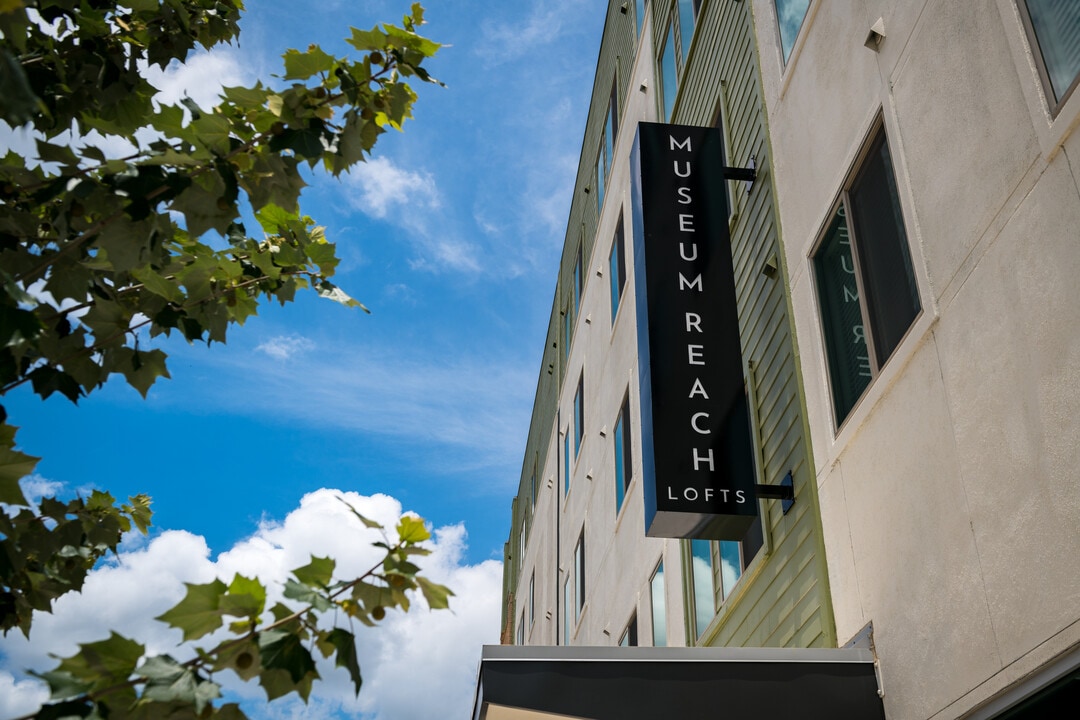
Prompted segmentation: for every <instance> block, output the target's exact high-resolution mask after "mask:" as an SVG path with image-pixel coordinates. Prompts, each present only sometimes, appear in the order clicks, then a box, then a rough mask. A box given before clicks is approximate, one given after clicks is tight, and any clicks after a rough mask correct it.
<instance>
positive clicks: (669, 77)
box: [657, 22, 679, 122]
mask: <svg viewBox="0 0 1080 720" xmlns="http://www.w3.org/2000/svg"><path fill="white" fill-rule="evenodd" d="M678 73H679V69H678V68H677V67H675V23H674V22H672V23H671V24H670V25H669V26H668V31H667V39H666V40H665V41H664V49H663V50H662V51H661V52H660V72H659V73H658V74H659V78H660V92H659V93H657V95H658V97H659V98H660V117H661V118H663V119H664V120H665V121H666V122H670V121H671V113H672V112H673V111H674V110H675V91H676V90H677V89H678V86H679V81H678V77H679V74H678Z"/></svg>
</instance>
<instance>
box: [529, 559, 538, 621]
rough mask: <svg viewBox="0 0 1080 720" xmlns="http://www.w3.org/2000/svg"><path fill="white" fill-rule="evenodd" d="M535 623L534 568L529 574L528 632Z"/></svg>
mask: <svg viewBox="0 0 1080 720" xmlns="http://www.w3.org/2000/svg"><path fill="white" fill-rule="evenodd" d="M534 625H536V569H535V568H534V569H533V571H532V575H530V576H529V634H530V635H531V634H532V629H533V626H534Z"/></svg>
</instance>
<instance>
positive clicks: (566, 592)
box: [562, 579, 570, 645]
mask: <svg viewBox="0 0 1080 720" xmlns="http://www.w3.org/2000/svg"><path fill="white" fill-rule="evenodd" d="M562 590H563V593H562V594H563V645H569V644H570V580H569V579H567V580H566V581H565V582H564V583H563V586H562Z"/></svg>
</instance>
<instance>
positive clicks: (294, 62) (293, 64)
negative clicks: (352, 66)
mask: <svg viewBox="0 0 1080 720" xmlns="http://www.w3.org/2000/svg"><path fill="white" fill-rule="evenodd" d="M282 59H283V60H284V61H285V79H286V80H307V79H308V78H309V77H311V76H312V75H316V74H318V73H328V72H330V71H331V70H332V69H333V68H334V63H335V62H337V61H336V60H335V59H334V57H333V56H332V55H327V54H326V53H325V52H323V50H322V48H320V47H319V46H318V45H312V46H311V47H309V48H308V49H307V52H300V51H299V50H288V51H286V53H285V54H284V55H282Z"/></svg>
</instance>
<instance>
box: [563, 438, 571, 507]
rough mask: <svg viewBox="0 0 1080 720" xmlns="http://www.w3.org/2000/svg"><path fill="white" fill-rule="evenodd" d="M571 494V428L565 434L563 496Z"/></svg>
mask: <svg viewBox="0 0 1080 720" xmlns="http://www.w3.org/2000/svg"><path fill="white" fill-rule="evenodd" d="M569 494H570V427H569V426H567V428H566V430H565V431H564V432H563V495H569Z"/></svg>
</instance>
